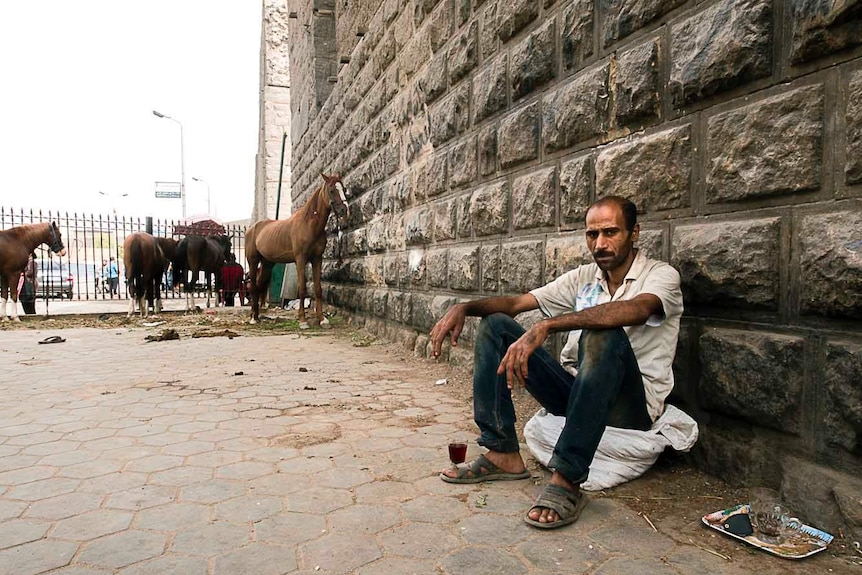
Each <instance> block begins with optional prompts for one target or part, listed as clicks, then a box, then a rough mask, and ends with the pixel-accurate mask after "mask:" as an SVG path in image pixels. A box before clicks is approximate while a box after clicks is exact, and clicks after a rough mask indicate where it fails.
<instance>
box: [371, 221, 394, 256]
mask: <svg viewBox="0 0 862 575" xmlns="http://www.w3.org/2000/svg"><path fill="white" fill-rule="evenodd" d="M391 222H392V217H391V216H382V217H379V218H377V219H376V220H374V221H373V222H371V223H370V224H368V228H367V230H368V232H367V238H366V239H367V242H368V250H369V251H370V252H373V253H377V252H382V251H384V250H385V249H386V228H387V227H388V226H389V225H391Z"/></svg>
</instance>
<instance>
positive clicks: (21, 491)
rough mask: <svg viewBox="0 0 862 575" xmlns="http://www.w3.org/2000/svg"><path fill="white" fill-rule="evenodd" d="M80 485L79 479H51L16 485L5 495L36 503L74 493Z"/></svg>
mask: <svg viewBox="0 0 862 575" xmlns="http://www.w3.org/2000/svg"><path fill="white" fill-rule="evenodd" d="M80 484H81V480H80V479H66V478H63V477H52V478H51V479H44V480H42V481H34V482H33V483H25V484H24V485H17V486H15V487H13V488H12V489H10V490H9V493H8V494H7V495H8V496H9V497H11V498H12V499H24V500H27V501H37V500H39V499H45V498H47V497H54V496H55V495H62V494H64V493H70V492H72V491H74V490H75V489H76V488H77V487H78V486H79V485H80Z"/></svg>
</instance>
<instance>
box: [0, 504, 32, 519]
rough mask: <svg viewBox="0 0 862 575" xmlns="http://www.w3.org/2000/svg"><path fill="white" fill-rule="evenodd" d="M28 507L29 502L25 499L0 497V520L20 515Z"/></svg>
mask: <svg viewBox="0 0 862 575" xmlns="http://www.w3.org/2000/svg"><path fill="white" fill-rule="evenodd" d="M26 508H27V504H26V503H25V502H23V501H6V500H3V499H0V521H8V520H9V519H15V518H16V517H18V516H20V515H21V513H22V512H23V511H24V510H25V509H26Z"/></svg>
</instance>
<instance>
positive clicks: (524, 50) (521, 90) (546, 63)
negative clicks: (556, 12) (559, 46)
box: [512, 19, 557, 101]
mask: <svg viewBox="0 0 862 575" xmlns="http://www.w3.org/2000/svg"><path fill="white" fill-rule="evenodd" d="M555 32H556V28H555V26H554V20H553V19H550V20H548V21H547V22H545V24H543V25H542V26H541V27H540V28H539V29H538V30H536V31H535V32H533V33H532V34H530V35H529V36H527V37H526V38H525V39H524V40H522V41H521V42H519V43H518V44H517V45H516V46H514V47H513V48H512V101H515V100H518V99H520V98H522V97H523V96H526V95H527V94H529V93H530V92H532V91H533V90H534V89H536V88H537V87H539V86H541V85H542V84H544V83H545V82H547V81H548V80H551V79H552V78H554V77H555V76H556V75H557V58H556V36H555Z"/></svg>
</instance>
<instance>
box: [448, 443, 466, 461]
mask: <svg viewBox="0 0 862 575" xmlns="http://www.w3.org/2000/svg"><path fill="white" fill-rule="evenodd" d="M466 459H467V444H466V443H465V442H462V441H453V442H452V443H450V444H449V460H450V461H451V462H452V463H454V464H455V465H458V464H459V463H464V461H465V460H466Z"/></svg>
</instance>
